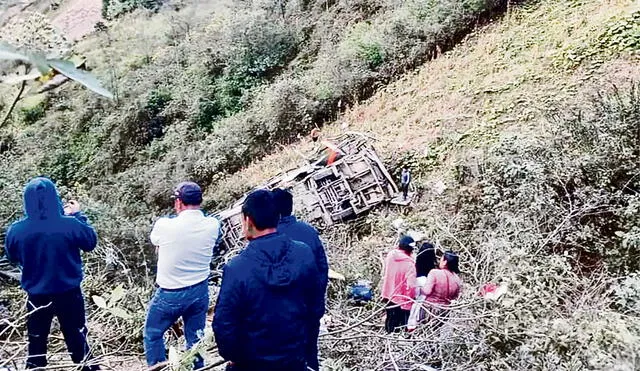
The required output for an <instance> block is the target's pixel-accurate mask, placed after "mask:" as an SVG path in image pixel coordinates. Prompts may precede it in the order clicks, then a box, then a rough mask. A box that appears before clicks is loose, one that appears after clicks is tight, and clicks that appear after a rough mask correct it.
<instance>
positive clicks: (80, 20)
mask: <svg viewBox="0 0 640 371" xmlns="http://www.w3.org/2000/svg"><path fill="white" fill-rule="evenodd" d="M101 21H103V18H102V0H68V1H65V2H64V3H63V5H62V8H61V9H60V10H59V11H58V12H56V14H55V16H54V17H53V19H52V20H51V22H52V23H53V25H54V26H56V27H57V28H58V29H59V30H60V31H61V32H62V34H63V35H64V36H65V37H66V38H67V39H68V40H70V41H77V40H79V39H81V38H82V37H83V36H85V35H87V34H89V33H91V32H92V31H93V30H94V26H95V25H96V23H98V22H101Z"/></svg>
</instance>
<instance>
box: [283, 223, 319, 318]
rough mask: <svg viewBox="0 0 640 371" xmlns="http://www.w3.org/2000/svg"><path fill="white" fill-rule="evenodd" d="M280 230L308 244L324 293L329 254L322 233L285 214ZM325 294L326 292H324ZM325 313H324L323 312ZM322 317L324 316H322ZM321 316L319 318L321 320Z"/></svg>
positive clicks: (295, 239)
mask: <svg viewBox="0 0 640 371" xmlns="http://www.w3.org/2000/svg"><path fill="white" fill-rule="evenodd" d="M278 232H280V233H282V234H285V235H286V236H287V237H289V238H291V239H292V240H294V241H300V242H304V243H305V244H307V245H308V246H309V247H310V248H311V251H313V255H314V256H315V258H316V265H317V266H318V272H319V275H318V277H319V278H320V283H321V284H322V290H323V293H324V292H325V291H326V290H327V284H328V283H329V263H328V262H327V254H326V253H325V251H324V246H322V241H320V234H319V233H318V231H317V230H316V229H315V228H313V227H312V226H311V225H309V224H307V223H305V222H303V221H299V220H298V219H296V217H295V216H293V215H289V216H283V217H282V218H281V219H280V223H279V224H278ZM323 296H324V294H323ZM323 314H324V313H323ZM321 317H322V316H321ZM319 319H320V318H318V320H319Z"/></svg>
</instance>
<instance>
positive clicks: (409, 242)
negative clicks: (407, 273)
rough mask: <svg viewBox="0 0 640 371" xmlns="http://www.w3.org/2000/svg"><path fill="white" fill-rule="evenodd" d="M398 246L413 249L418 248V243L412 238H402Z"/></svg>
mask: <svg viewBox="0 0 640 371" xmlns="http://www.w3.org/2000/svg"><path fill="white" fill-rule="evenodd" d="M398 246H401V247H411V248H412V249H413V248H414V247H416V241H414V240H413V238H411V236H402V238H400V241H399V242H398Z"/></svg>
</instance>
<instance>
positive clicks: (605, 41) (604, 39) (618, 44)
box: [555, 11, 640, 68]
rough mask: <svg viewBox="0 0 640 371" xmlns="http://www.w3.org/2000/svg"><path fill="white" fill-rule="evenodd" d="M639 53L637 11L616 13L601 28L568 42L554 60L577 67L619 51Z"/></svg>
mask: <svg viewBox="0 0 640 371" xmlns="http://www.w3.org/2000/svg"><path fill="white" fill-rule="evenodd" d="M639 52H640V11H635V12H633V13H631V14H625V15H617V16H614V17H612V18H611V19H610V20H609V21H608V22H606V23H605V24H604V25H603V27H602V28H601V29H597V30H593V32H592V33H591V34H590V35H588V36H587V37H585V38H584V39H580V40H576V41H575V42H574V43H570V44H569V45H568V46H567V47H566V48H565V49H564V50H562V51H561V52H560V53H559V54H558V55H557V56H556V59H555V63H556V65H558V66H562V67H565V68H576V67H578V66H580V65H582V64H583V63H594V64H596V65H598V64H601V63H602V62H603V61H604V60H606V59H610V58H612V57H614V56H617V55H620V54H634V53H635V54H638V53H639Z"/></svg>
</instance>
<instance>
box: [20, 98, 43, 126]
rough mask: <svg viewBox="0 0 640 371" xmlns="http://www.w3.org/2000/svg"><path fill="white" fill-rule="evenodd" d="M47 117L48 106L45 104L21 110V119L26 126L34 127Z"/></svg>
mask: <svg viewBox="0 0 640 371" xmlns="http://www.w3.org/2000/svg"><path fill="white" fill-rule="evenodd" d="M45 115H46V106H45V103H44V102H41V103H38V104H36V105H33V106H30V107H23V108H20V117H21V119H22V122H23V123H24V124H25V125H32V124H35V123H36V122H38V120H40V119H41V118H43V117H45Z"/></svg>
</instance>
